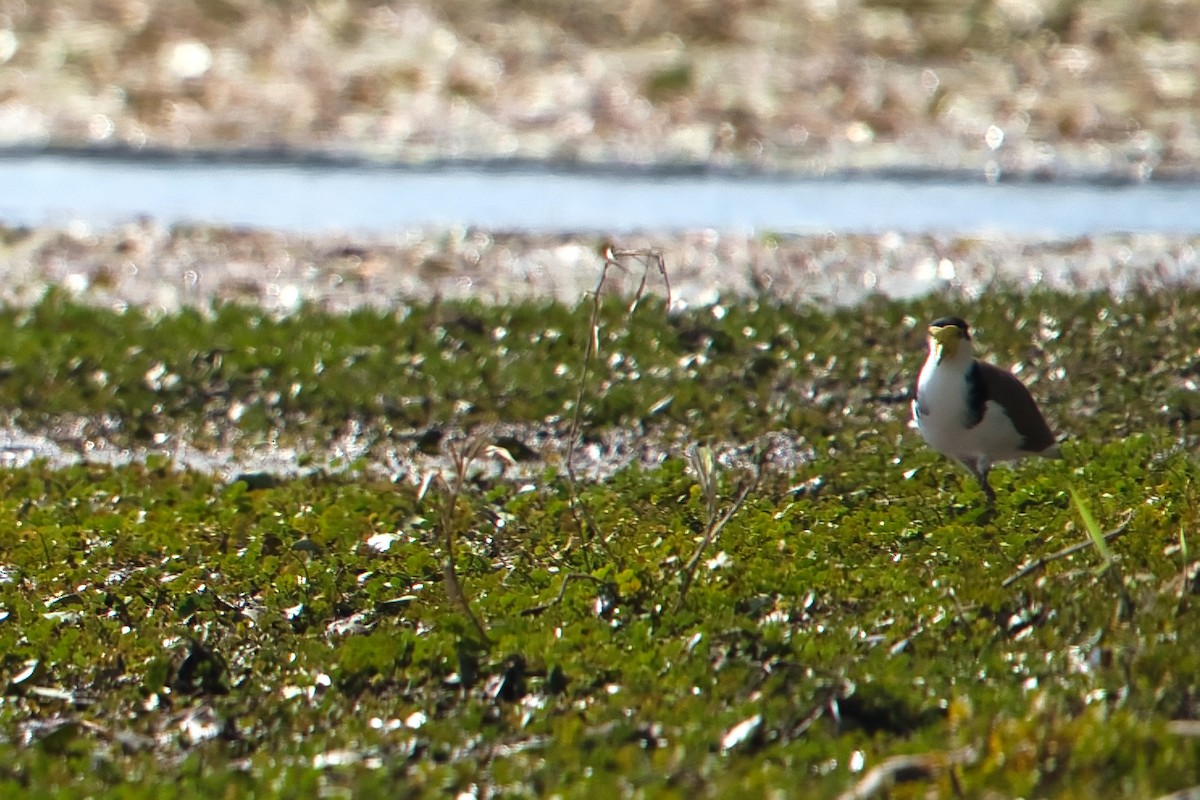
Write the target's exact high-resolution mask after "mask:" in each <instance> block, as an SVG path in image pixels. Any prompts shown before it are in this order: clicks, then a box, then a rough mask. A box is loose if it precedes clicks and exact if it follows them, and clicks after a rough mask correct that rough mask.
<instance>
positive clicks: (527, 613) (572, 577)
mask: <svg viewBox="0 0 1200 800" xmlns="http://www.w3.org/2000/svg"><path fill="white" fill-rule="evenodd" d="M581 580H588V581H592V582H593V583H597V584H599V585H600V586H608V585H609V583H608V581H605V580H603V579H601V578H597V577H596V576H595V575H588V574H587V573H586V572H568V573H567V574H566V575H563V580H562V585H561V586H559V587H558V594H557V595H555V597H554V599H553V600H550V601H548V602H545V603H542V604H541V605H537V606H533V607H532V608H527V609H525V610H524V611H522V612H521V616H523V617H535V616H537V615H538V614H541V613H542V612H543V611H547V610H549V609H551V608H553V607H554V606H556V605H558V604H559V603H561V602H562V599H563V597H564V596H565V595H566V593H567V586H568V584H570V583H571V581H581Z"/></svg>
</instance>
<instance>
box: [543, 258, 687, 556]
mask: <svg viewBox="0 0 1200 800" xmlns="http://www.w3.org/2000/svg"><path fill="white" fill-rule="evenodd" d="M627 258H628V259H634V260H637V261H639V262H640V263H641V264H642V265H643V267H644V269H643V270H642V276H641V281H640V282H639V283H638V288H637V292H635V293H634V296H633V300H632V301H631V302H630V304H629V311H628V314H629V315H632V314H633V312H634V311H636V310H637V307H638V304H639V303H640V302H641V300H642V296H643V295H644V294H645V292H646V282H647V281H648V280H649V277H650V270H651V267H652V266H653V267H654V268H656V269H657V271H658V274H659V275H661V276H662V279H663V284H664V285H665V286H666V294H667V306H668V307H670V304H671V280H670V277H669V276H668V275H667V267H666V261H665V260H664V259H663V255H662V252H661V251H659V250H618V249H614V248H612V247H608V248H606V249H605V251H604V264H603V266H602V267H601V269H600V279H599V280H598V281H597V282H596V288H595V289H594V290H593V291H592V293H591V294H592V314H591V318H590V319H589V321H588V342H587V347H586V349H585V350H584V353H583V366H582V368H581V369H580V372H579V386H578V391H577V392H576V394H575V408H574V410H573V413H572V414H571V426H570V429H569V430H568V432H567V458H566V467H567V486H568V490H569V491H570V494H571V503H570V506H571V517H572V518H573V519H574V520H575V525H576V527H577V528H579V530H581V531H584V532H585V534H584V536H585V538H588V537H589V535H590V532H592V531H595V530H596V525H595V524H594V523H593V521H592V520H591V518H590V516H589V515H588V513H587V510H586V509H583V508H582V507H581V504H580V502H579V489H578V484H579V480H578V476H577V475H576V473H575V450H576V447H577V444H578V439H579V430H580V426H581V425H582V424H583V404H584V403H583V401H584V397H585V396H586V394H587V390H588V380H589V378H590V377H591V372H592V367H593V364H594V363H595V361H596V357H597V356H598V355H599V352H600V308H601V304H602V300H601V298H602V296H603V292H604V284H605V282H606V281H607V280H608V272H609V270H610V269H619V270H623V271H627V270H626V269H625V266H624V265H623V264H622V263H621V260H622V259H627Z"/></svg>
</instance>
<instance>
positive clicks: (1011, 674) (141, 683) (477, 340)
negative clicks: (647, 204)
mask: <svg viewBox="0 0 1200 800" xmlns="http://www.w3.org/2000/svg"><path fill="white" fill-rule="evenodd" d="M598 309H599V311H598V316H596V317H595V323H596V324H595V328H594V331H595V338H594V339H593V340H592V341H593V342H594V347H595V349H594V358H593V359H592V362H591V365H590V368H589V371H588V377H587V378H586V380H585V381H584V382H583V383H582V384H581V376H582V375H583V362H584V354H585V353H586V352H588V341H589V339H591V337H592V335H593V329H592V324H591V321H592V319H593V313H594V308H593V306H592V305H591V303H583V304H581V305H580V306H579V307H577V308H569V307H565V306H561V305H554V304H534V303H530V304H522V305H512V306H503V307H493V306H487V305H482V304H470V303H468V304H459V305H448V304H432V305H421V306H412V307H406V308H402V309H397V310H395V311H391V312H381V311H360V312H356V313H354V314H350V315H344V316H334V315H328V314H324V313H322V312H320V311H318V310H315V309H303V310H301V311H300V312H298V313H295V314H291V315H287V316H271V315H268V314H265V313H264V312H262V311H261V310H259V309H254V308H249V307H243V306H236V305H230V306H222V307H219V308H215V309H213V310H211V311H210V312H206V313H201V312H183V313H180V314H178V315H170V316H162V317H153V316H148V315H146V314H144V313H142V312H140V311H138V310H135V309H130V310H127V311H125V312H124V313H116V312H112V311H107V310H102V309H95V308H88V307H83V306H78V305H74V304H72V303H71V302H69V301H68V300H66V299H65V298H64V297H62V296H60V295H51V296H48V297H47V298H46V299H45V300H44V301H42V302H41V303H40V304H38V305H36V306H34V307H32V308H11V309H6V310H3V311H0V365H2V366H3V371H4V378H3V380H0V408H4V409H5V410H6V411H7V413H8V414H9V415H11V420H12V422H13V424H14V425H16V426H18V427H20V428H23V429H25V430H30V431H53V430H55V429H57V428H59V427H61V426H63V425H64V424H65V423H66V422H68V421H71V422H72V423H73V424H76V425H77V426H82V428H83V430H84V431H85V435H88V436H91V435H94V436H97V437H106V438H108V439H110V440H112V441H114V442H117V443H120V444H121V445H123V446H130V447H137V446H138V445H140V444H145V443H147V442H154V441H156V437H158V440H161V437H162V436H164V435H165V436H168V437H174V438H175V439H184V438H187V439H189V440H194V441H198V442H201V443H203V442H222V441H225V440H228V439H231V438H233V437H234V435H235V433H236V434H237V437H238V442H239V446H243V447H252V446H253V445H254V444H255V443H256V442H261V441H269V440H274V439H279V438H284V439H290V440H293V441H295V442H299V443H307V444H308V445H309V446H311V447H312V449H313V452H314V456H313V460H312V462H311V463H312V465H313V468H312V469H311V470H310V471H309V472H308V473H307V474H304V475H301V476H299V477H295V478H280V479H277V480H274V481H266V482H252V481H245V480H242V481H233V482H225V481H222V480H219V479H218V478H215V477H213V476H210V475H206V474H202V473H198V472H192V471H185V470H179V469H177V468H176V466H175V465H174V464H173V463H172V462H171V461H170V459H168V458H165V457H161V456H151V457H149V458H147V459H144V460H142V461H139V462H136V463H133V464H130V465H126V466H116V467H114V466H106V465H101V464H95V463H88V462H84V463H80V464H77V465H74V466H67V467H52V466H51V465H49V464H46V463H40V462H35V463H33V464H29V465H25V466H19V467H12V468H9V469H6V470H4V471H2V472H0V654H2V655H0V658H2V661H0V681H2V684H3V687H4V694H3V697H2V698H0V796H27V795H28V794H29V793H31V792H36V793H37V794H39V795H41V796H45V797H79V796H98V797H99V796H104V797H150V796H153V797H161V796H176V797H198V796H202V795H207V796H223V797H233V796H243V795H249V794H251V793H252V794H253V795H254V796H261V797H300V796H305V797H310V796H317V795H319V796H356V797H358V796H364V797H369V796H388V797H395V796H417V795H432V794H439V795H440V794H446V793H451V794H459V793H464V792H466V793H469V794H474V795H477V796H496V797H500V796H503V797H524V796H528V797H534V796H550V795H558V796H562V797H581V798H582V797H601V796H643V797H655V798H660V797H661V798H666V797H681V796H712V797H717V796H729V795H731V794H734V793H744V794H747V796H770V795H772V794H776V795H778V796H802V797H839V796H844V797H857V796H871V795H877V794H882V793H884V792H891V795H890V796H897V797H905V796H926V794H927V793H928V792H930V791H932V792H934V793H935V794H940V795H946V796H955V795H960V796H967V797H974V796H985V795H987V793H989V792H992V793H998V794H1000V795H1002V796H1039V797H1095V796H1118V797H1152V796H1155V795H1157V794H1162V793H1165V792H1170V791H1176V790H1179V789H1182V788H1185V787H1188V786H1194V785H1197V784H1200V736H1197V734H1198V733H1200V700H1198V698H1200V654H1198V651H1197V648H1196V647H1195V642H1196V641H1197V638H1198V637H1200V610H1198V609H1197V592H1198V591H1200V582H1198V578H1197V575H1198V564H1200V562H1197V561H1196V560H1195V557H1194V554H1193V553H1194V550H1195V544H1194V543H1195V541H1196V539H1197V538H1198V537H1197V535H1196V522H1197V517H1198V515H1200V511H1198V507H1200V503H1198V494H1200V490H1198V487H1197V480H1196V478H1197V472H1196V464H1195V449H1196V440H1197V433H1198V427H1197V426H1198V423H1197V419H1198V415H1197V412H1198V410H1200V399H1198V395H1197V385H1196V382H1197V380H1200V378H1198V375H1200V350H1198V349H1197V344H1196V343H1197V342H1200V292H1197V291H1195V290H1181V291H1178V292H1174V293H1157V294H1133V295H1129V296H1125V297H1122V298H1113V297H1109V296H1106V295H1061V294H1049V293H1039V292H1036V291H1035V292H1017V291H1010V290H1005V289H1003V288H996V289H995V290H994V291H991V292H989V293H987V294H985V295H983V296H982V297H980V298H977V299H968V298H961V297H949V296H942V297H931V298H924V299H919V300H907V301H894V300H887V299H883V298H878V299H875V300H872V301H871V302H869V303H867V304H864V305H862V306H857V307H855V308H849V309H836V310H831V309H818V308H790V307H782V306H779V305H777V304H772V303H769V302H765V301H764V302H754V301H742V302H738V303H734V304H729V305H723V306H718V307H709V308H700V309H692V310H687V311H683V312H668V310H667V308H666V307H665V304H664V303H663V301H661V300H657V299H654V298H651V297H647V298H643V300H642V303H641V305H640V306H639V307H638V308H637V309H636V310H635V311H633V312H632V313H631V312H630V310H629V305H628V300H627V299H624V298H617V297H613V298H609V299H606V300H605V301H604V302H603V303H601V304H600V305H599V306H598ZM951 311H952V312H954V313H957V314H961V315H962V316H964V317H966V318H968V319H969V320H970V321H971V322H972V327H973V330H974V331H975V335H976V339H977V342H978V344H979V347H980V350H981V351H982V352H983V354H985V355H986V356H988V357H990V358H992V359H994V360H996V361H997V362H999V363H1001V364H1004V365H1006V366H1013V365H1017V366H1019V367H1020V374H1021V377H1022V378H1023V379H1024V380H1026V381H1027V382H1028V383H1029V384H1030V385H1031V388H1032V389H1033V392H1034V394H1035V395H1036V396H1037V397H1038V398H1039V400H1040V401H1041V403H1042V405H1043V408H1044V409H1045V411H1046V413H1047V416H1048V417H1049V418H1050V419H1051V421H1052V423H1053V424H1055V425H1056V426H1057V427H1058V428H1059V429H1061V430H1062V431H1063V432H1064V433H1066V434H1068V436H1069V439H1068V441H1067V442H1066V444H1065V445H1064V451H1065V456H1066V457H1065V459H1064V461H1063V462H1049V461H1046V462H1029V463H1026V464H1023V465H1021V466H1020V467H1018V468H1017V469H1015V470H1012V471H1009V470H1003V471H998V472H997V473H996V475H995V476H994V483H995V486H996V489H997V493H998V495H999V501H998V505H997V511H996V513H995V515H994V516H992V517H991V518H990V519H989V520H981V519H980V518H979V517H978V516H977V514H976V512H977V511H978V510H979V509H981V508H982V499H983V498H982V494H981V493H980V492H979V490H978V488H977V487H975V486H974V485H973V483H972V482H971V481H968V480H966V479H965V478H964V476H963V475H962V474H961V473H960V472H958V471H956V470H955V469H954V468H953V467H952V466H951V465H949V464H948V463H947V462H946V461H945V460H944V459H943V458H941V457H940V456H938V455H937V454H935V453H932V452H930V451H929V450H928V449H927V448H925V446H924V445H923V444H922V443H921V442H920V441H919V437H917V436H916V434H915V433H914V432H913V431H911V430H909V427H908V407H907V402H906V399H905V398H906V394H907V391H908V388H909V386H910V385H911V382H912V380H913V378H914V376H915V374H916V370H917V369H918V368H919V365H920V363H921V361H922V359H923V358H924V344H923V339H924V328H925V324H926V322H927V321H928V320H930V319H933V318H935V317H937V316H941V315H944V314H945V313H948V312H951ZM581 386H582V388H583V391H580V388H581ZM534 389H536V390H534ZM577 404H578V405H577ZM573 421H578V428H579V434H580V437H581V439H582V440H584V442H587V441H593V440H595V439H596V438H597V437H600V436H601V435H602V434H603V433H604V432H605V431H607V430H610V429H631V430H634V431H636V432H637V435H638V436H639V437H641V440H642V441H644V442H646V443H647V445H646V446H647V447H651V448H654V447H657V448H659V449H660V450H661V452H662V457H661V458H660V459H658V460H656V461H655V465H654V466H645V465H643V464H642V463H641V462H637V461H635V462H634V463H632V464H631V465H629V466H628V467H625V468H624V469H621V470H619V471H617V472H616V474H615V475H613V476H612V477H610V478H607V479H604V480H589V479H588V478H587V477H586V476H581V477H580V478H579V480H577V481H571V480H568V476H567V470H566V468H565V465H564V464H563V463H562V460H561V458H557V459H556V458H549V457H548V458H546V459H544V460H543V461H539V460H537V458H536V446H534V443H532V442H526V443H524V444H526V445H527V446H529V449H530V450H531V451H534V452H535V456H531V457H530V458H531V459H532V461H533V463H534V465H535V466H534V467H533V468H532V469H526V470H525V471H523V472H522V473H520V475H519V476H517V477H505V476H504V475H496V474H495V473H492V472H487V471H475V470H474V469H473V465H474V462H475V461H477V460H479V459H482V458H486V457H488V456H487V454H488V453H489V452H495V451H489V450H488V449H487V446H488V445H494V444H496V443H497V441H493V438H494V437H493V431H494V426H496V425H500V424H507V425H511V424H515V423H522V424H527V425H531V426H541V427H542V428H545V429H548V430H551V431H556V432H558V435H560V436H565V435H566V432H567V431H569V430H570V429H571V427H572V422H573ZM347 425H354V426H356V427H357V428H358V429H359V430H361V432H362V434H361V435H363V436H364V437H369V438H373V439H374V440H375V441H377V443H378V446H379V447H384V446H386V444H387V443H388V442H389V441H392V440H394V439H396V438H397V437H404V436H413V435H420V434H421V433H422V432H423V431H428V430H432V429H435V428H437V429H443V430H446V431H449V433H447V434H446V435H445V436H444V437H442V438H440V439H438V438H437V437H431V438H430V439H429V448H428V449H430V450H432V451H439V452H441V453H443V454H444V455H446V456H447V458H446V459H445V460H444V461H443V462H436V463H437V464H438V465H439V466H436V469H440V470H441V471H442V478H441V479H440V480H435V479H432V477H430V479H427V480H417V479H412V480H409V479H406V480H401V481H398V482H396V481H390V480H386V479H384V478H381V477H379V475H378V474H377V473H376V472H373V471H371V470H369V469H367V468H366V466H365V465H355V466H354V468H352V469H345V470H339V471H334V470H329V469H325V468H323V463H324V462H323V461H322V460H321V459H320V458H319V457H317V456H316V455H315V454H316V453H318V452H319V449H320V447H321V446H322V443H325V442H328V441H330V440H332V439H333V438H334V437H336V436H337V435H339V432H341V431H343V430H344V429H345V427H346V426H347ZM780 432H787V433H788V435H789V436H791V437H793V438H794V439H795V441H797V442H799V445H798V446H797V448H798V450H799V452H801V453H803V458H801V459H800V460H799V463H793V462H788V463H787V464H783V463H781V462H779V461H778V460H777V459H776V458H775V454H774V453H773V452H772V449H771V447H770V441H771V440H770V437H771V435H773V434H777V433H780ZM517 444H518V443H513V442H506V443H504V446H505V449H506V451H508V452H511V451H513V450H517V449H519V448H517V446H516V445H517ZM456 454H457V455H456ZM735 456H740V457H735ZM431 463H434V462H431ZM434 468H435V467H430V469H434ZM451 555H452V556H453V566H452V568H448V559H449V558H450V557H451ZM451 574H453V578H454V581H453V582H454V583H456V584H457V585H458V593H460V594H461V597H458V598H456V597H455V596H454V595H455V592H454V591H450V583H451V581H450V578H449V576H450V575H451ZM464 604H465V607H466V608H469V609H470V611H471V615H474V616H475V617H476V618H477V622H478V624H476V623H475V622H473V621H472V619H471V615H469V614H467V613H465V608H464ZM893 783H894V784H895V785H894V786H891V788H888V787H889V786H890V785H891V784H893Z"/></svg>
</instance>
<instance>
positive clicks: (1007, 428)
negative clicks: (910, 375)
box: [913, 358, 1029, 463]
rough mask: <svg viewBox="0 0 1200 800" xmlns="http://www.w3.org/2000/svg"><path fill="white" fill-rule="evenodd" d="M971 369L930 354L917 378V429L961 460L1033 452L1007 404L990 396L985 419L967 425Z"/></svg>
mask: <svg viewBox="0 0 1200 800" xmlns="http://www.w3.org/2000/svg"><path fill="white" fill-rule="evenodd" d="M967 388H968V387H967V372H966V369H964V368H960V367H959V365H956V364H950V363H947V362H943V363H942V364H941V365H939V364H938V363H937V362H936V360H935V359H933V358H930V359H929V360H928V361H926V362H925V366H924V367H923V368H922V369H921V375H920V377H919V378H918V380H917V396H918V397H919V398H920V400H921V403H920V413H918V411H917V403H916V401H915V400H914V401H913V417H914V418H915V419H916V421H917V429H918V430H919V431H920V432H921V436H923V437H924V439H925V441H926V442H928V443H929V446H930V447H932V448H933V449H934V450H937V451H938V452H940V453H943V454H945V455H948V456H950V457H952V458H956V459H958V460H959V461H964V462H969V463H976V462H978V461H980V460H983V461H986V462H988V463H991V462H996V461H1010V460H1013V459H1017V458H1021V457H1023V456H1026V455H1029V453H1027V452H1025V451H1023V450H1021V449H1020V444H1021V435H1020V434H1019V433H1018V432H1017V429H1016V427H1015V426H1014V425H1013V424H1012V420H1010V419H1009V417H1008V414H1007V413H1006V412H1005V411H1004V408H1003V406H1000V405H998V404H997V403H995V402H994V401H991V400H989V401H988V402H987V403H986V405H985V406H984V414H983V419H982V420H980V421H979V423H978V424H976V425H974V426H972V427H967V423H968V421H970V420H969V418H970V412H969V409H968V407H967Z"/></svg>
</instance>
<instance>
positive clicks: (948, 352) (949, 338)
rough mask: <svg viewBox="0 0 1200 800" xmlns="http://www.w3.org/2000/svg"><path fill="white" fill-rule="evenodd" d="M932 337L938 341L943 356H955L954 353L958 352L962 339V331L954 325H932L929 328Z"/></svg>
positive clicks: (940, 357)
mask: <svg viewBox="0 0 1200 800" xmlns="http://www.w3.org/2000/svg"><path fill="white" fill-rule="evenodd" d="M929 335H930V337H931V338H932V339H933V340H934V341H935V342H937V345H938V348H939V349H940V350H941V355H940V356H939V358H938V360H939V361H940V360H941V359H942V358H947V357H949V358H954V354H955V353H957V352H958V343H959V342H961V341H962V331H961V330H959V329H958V328H957V327H955V326H954V325H943V326H941V327H931V328H930V329H929Z"/></svg>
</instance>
